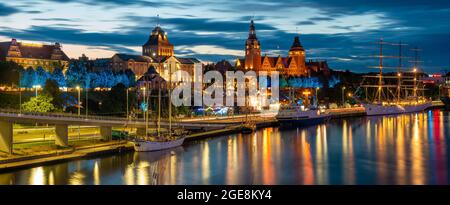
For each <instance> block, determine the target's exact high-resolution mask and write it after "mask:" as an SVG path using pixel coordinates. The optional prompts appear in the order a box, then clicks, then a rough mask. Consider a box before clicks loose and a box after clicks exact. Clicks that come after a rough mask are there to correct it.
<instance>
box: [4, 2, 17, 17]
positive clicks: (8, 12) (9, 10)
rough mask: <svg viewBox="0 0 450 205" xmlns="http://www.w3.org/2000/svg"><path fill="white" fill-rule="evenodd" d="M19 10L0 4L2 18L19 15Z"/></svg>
mask: <svg viewBox="0 0 450 205" xmlns="http://www.w3.org/2000/svg"><path fill="white" fill-rule="evenodd" d="M18 12H19V10H18V9H16V8H14V7H9V6H7V5H5V4H3V3H0V16H9V15H11V14H14V13H18Z"/></svg>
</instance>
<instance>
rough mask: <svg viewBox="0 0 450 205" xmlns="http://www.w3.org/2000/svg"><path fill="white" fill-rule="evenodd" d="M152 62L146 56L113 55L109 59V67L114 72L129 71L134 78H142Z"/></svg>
mask: <svg viewBox="0 0 450 205" xmlns="http://www.w3.org/2000/svg"><path fill="white" fill-rule="evenodd" d="M152 62H153V60H152V58H150V57H148V56H140V55H129V54H121V53H118V54H115V55H114V56H113V57H112V58H111V66H112V70H113V71H114V72H118V71H125V70H127V69H130V70H132V71H133V72H134V74H135V75H136V76H139V77H140V76H142V75H144V73H145V72H147V70H148V67H150V65H151V63H152Z"/></svg>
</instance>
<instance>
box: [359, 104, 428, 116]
mask: <svg viewBox="0 0 450 205" xmlns="http://www.w3.org/2000/svg"><path fill="white" fill-rule="evenodd" d="M363 106H364V108H365V110H366V113H367V115H368V116H375V115H397V114H403V113H412V112H421V111H424V110H426V109H427V108H429V107H430V106H431V103H429V102H428V103H423V104H418V105H406V106H401V105H377V104H363Z"/></svg>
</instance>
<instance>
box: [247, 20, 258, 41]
mask: <svg viewBox="0 0 450 205" xmlns="http://www.w3.org/2000/svg"><path fill="white" fill-rule="evenodd" d="M248 39H257V38H256V32H255V24H254V23H253V19H252V20H251V21H250V31H249V32H248Z"/></svg>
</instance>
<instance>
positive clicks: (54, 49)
mask: <svg viewBox="0 0 450 205" xmlns="http://www.w3.org/2000/svg"><path fill="white" fill-rule="evenodd" d="M0 60H3V61H13V62H15V63H17V64H19V65H21V66H23V67H24V68H28V67H33V68H37V67H39V66H40V67H42V68H44V69H45V70H47V71H53V69H54V68H55V67H60V68H62V69H66V68H67V67H68V65H69V57H67V55H66V54H65V53H64V51H62V50H61V45H60V44H59V43H55V44H53V45H44V44H30V43H23V42H18V41H17V40H16V39H12V40H11V41H10V42H0Z"/></svg>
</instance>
